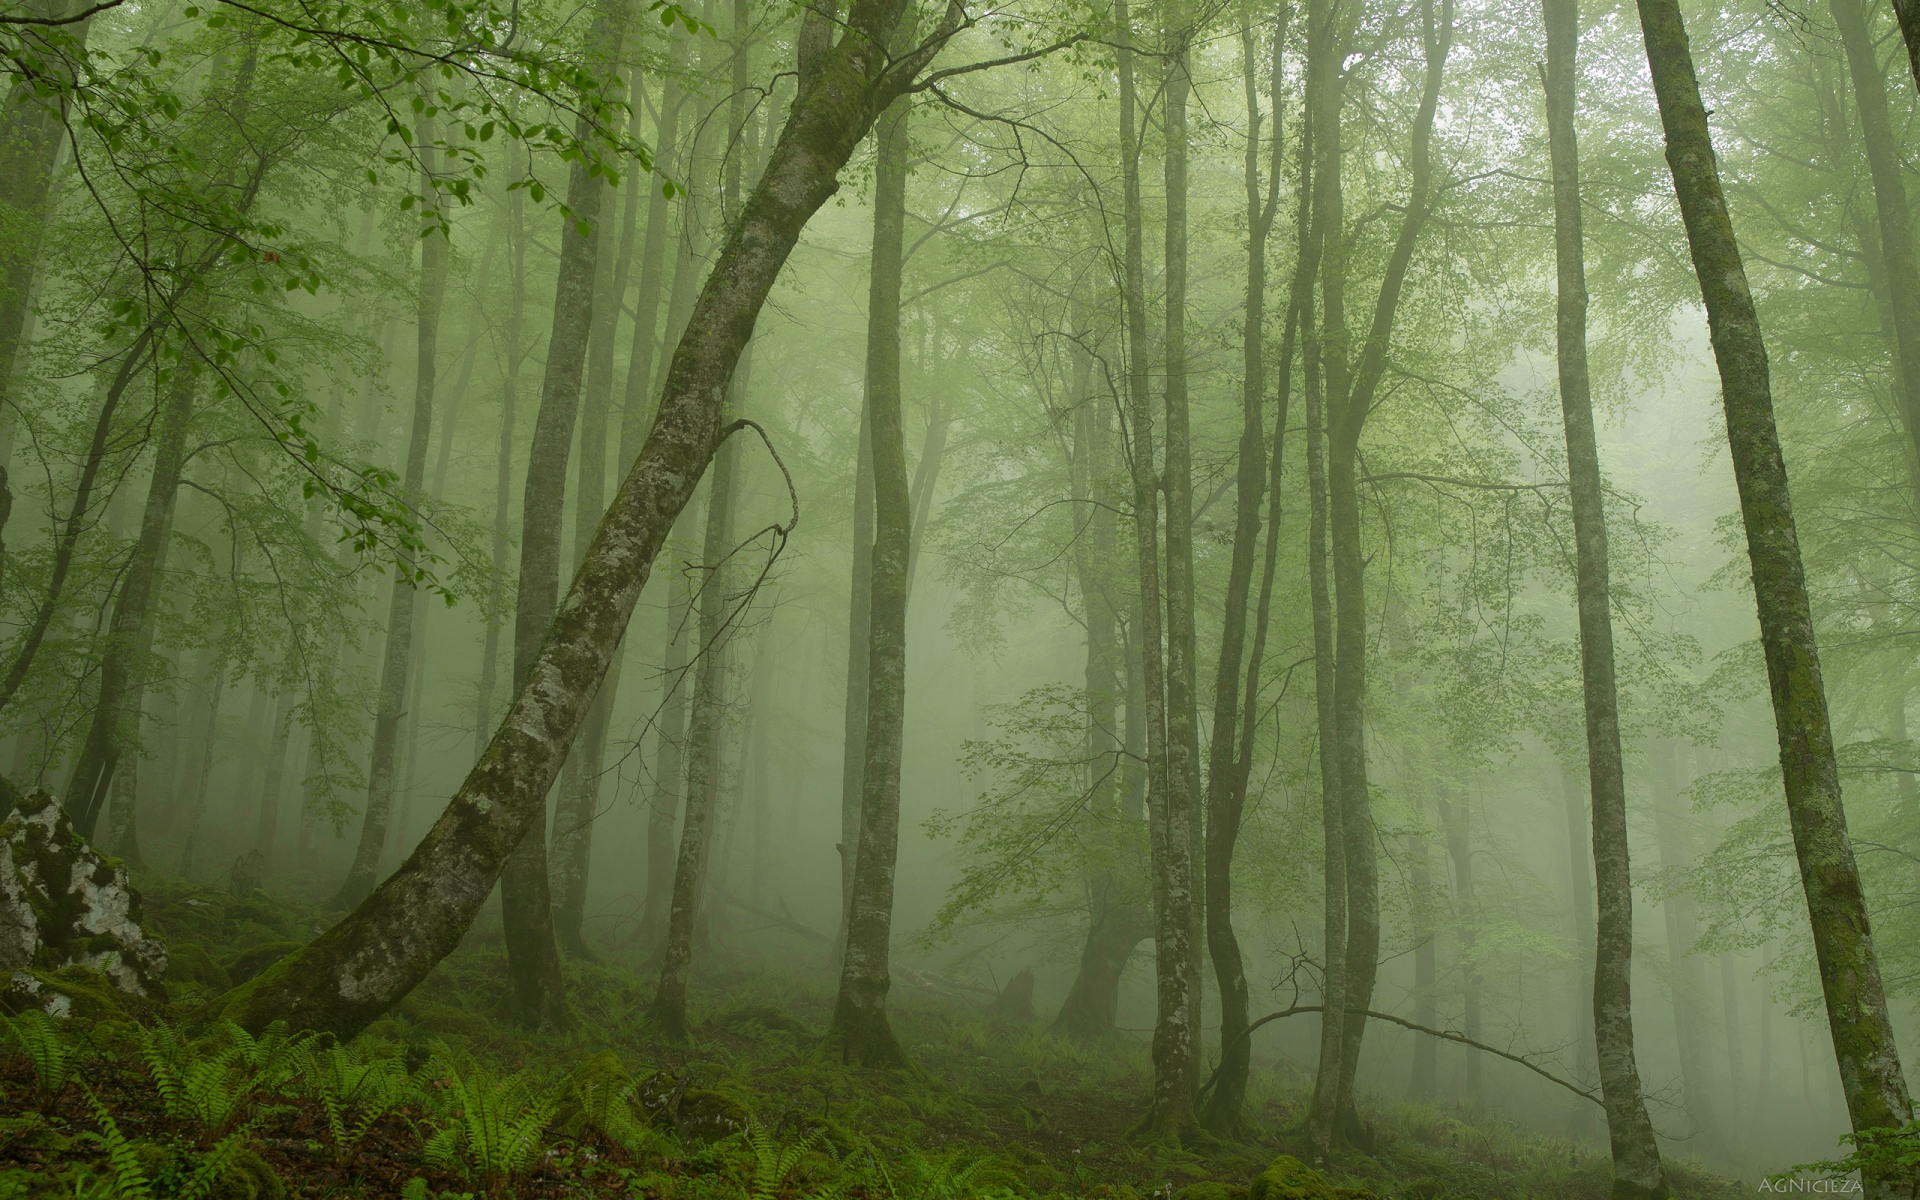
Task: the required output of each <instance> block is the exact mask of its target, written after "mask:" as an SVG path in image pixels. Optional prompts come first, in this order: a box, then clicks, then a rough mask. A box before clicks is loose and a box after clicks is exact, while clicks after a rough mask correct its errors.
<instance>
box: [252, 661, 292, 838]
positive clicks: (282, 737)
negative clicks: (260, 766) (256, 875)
mask: <svg viewBox="0 0 1920 1200" xmlns="http://www.w3.org/2000/svg"><path fill="white" fill-rule="evenodd" d="M293 712H294V701H293V693H292V692H291V691H285V692H282V693H280V699H279V703H278V705H277V707H276V711H275V712H274V714H273V746H272V747H271V748H270V749H269V750H268V751H267V779H266V783H265V784H264V785H262V787H261V789H260V823H259V825H258V827H257V828H256V829H255V831H254V839H253V849H254V852H255V853H256V854H258V855H259V856H260V859H261V861H262V863H263V864H265V865H266V867H267V868H268V869H269V870H271V869H272V866H273V843H274V841H275V839H276V838H278V837H279V835H280V793H281V792H282V791H284V790H285V788H286V776H287V743H288V742H290V741H291V740H292V739H293Z"/></svg>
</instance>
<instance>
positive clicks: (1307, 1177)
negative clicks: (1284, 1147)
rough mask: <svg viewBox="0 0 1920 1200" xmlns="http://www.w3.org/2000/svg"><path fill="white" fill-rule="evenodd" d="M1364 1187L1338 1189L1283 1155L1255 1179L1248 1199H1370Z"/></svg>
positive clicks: (1293, 1159)
mask: <svg viewBox="0 0 1920 1200" xmlns="http://www.w3.org/2000/svg"><path fill="white" fill-rule="evenodd" d="M1372 1195H1373V1193H1372V1192H1369V1191H1367V1190H1366V1189H1365V1188H1349V1187H1335V1186H1334V1185H1333V1184H1331V1183H1328V1182H1327V1177H1326V1176H1324V1175H1322V1174H1321V1173H1320V1172H1318V1171H1316V1170H1314V1169H1313V1168H1312V1167H1309V1166H1307V1165H1306V1164H1305V1163H1303V1162H1301V1161H1300V1160H1299V1159H1297V1158H1295V1157H1293V1156H1292V1155H1290V1154H1282V1155H1281V1156H1280V1157H1279V1158H1276V1159H1274V1160H1273V1162H1271V1163H1269V1164H1268V1165H1267V1169H1266V1170H1264V1171H1262V1172H1260V1174H1259V1175H1258V1176H1256V1177H1255V1178H1254V1181H1253V1186H1252V1187H1250V1188H1248V1189H1247V1197H1248V1200H1369V1198H1370V1197H1371V1196H1372Z"/></svg>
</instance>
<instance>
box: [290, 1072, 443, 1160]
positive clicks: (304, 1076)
mask: <svg viewBox="0 0 1920 1200" xmlns="http://www.w3.org/2000/svg"><path fill="white" fill-rule="evenodd" d="M300 1082H301V1083H302V1084H303V1085H304V1089H305V1091H306V1094H307V1095H309V1096H311V1097H313V1098H314V1099H315V1100H317V1101H318V1102H319V1104H320V1108H321V1111H322V1112H324V1113H325V1114H326V1119H327V1137H328V1141H329V1142H330V1143H331V1144H332V1147H333V1153H334V1157H335V1158H337V1159H339V1160H341V1161H343V1162H344V1161H346V1160H347V1159H349V1158H351V1157H352V1156H353V1154H354V1152H355V1151H356V1150H357V1149H358V1148H359V1146H360V1143H361V1142H362V1141H363V1140H365V1138H366V1136H367V1134H368V1133H370V1132H372V1130H373V1127H374V1126H375V1125H376V1124H378V1123H379V1121H380V1119H381V1118H382V1117H384V1116H386V1115H387V1114H388V1113H390V1112H392V1111H394V1110H395V1109H396V1108H399V1107H400V1106H401V1105H403V1104H407V1103H409V1102H411V1101H414V1100H416V1099H418V1098H419V1089H418V1088H417V1087H415V1086H414V1082H413V1080H412V1078H411V1077H410V1076H409V1075H408V1074H407V1070H406V1066H405V1064H403V1063H400V1062H397V1061H395V1060H394V1059H391V1058H367V1057H366V1056H365V1055H364V1054H363V1053H361V1052H359V1051H356V1050H354V1049H353V1048H351V1047H347V1046H333V1045H330V1046H326V1047H325V1048H319V1049H316V1048H311V1047H309V1048H308V1050H307V1053H306V1056H305V1061H304V1063H303V1064H302V1070H301V1080H300Z"/></svg>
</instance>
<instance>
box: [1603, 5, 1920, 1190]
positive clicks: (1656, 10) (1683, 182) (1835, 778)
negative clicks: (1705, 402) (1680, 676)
mask: <svg viewBox="0 0 1920 1200" xmlns="http://www.w3.org/2000/svg"><path fill="white" fill-rule="evenodd" d="M1639 9H1640V25H1641V30H1642V32H1643V33H1644V35H1645V38H1646V46H1647V65H1648V68H1649V69H1650V71H1651V72H1652V76H1653V87H1654V94H1655V95H1656V96H1657V97H1658V98H1659V102H1660V121H1661V125H1662V126H1663V128H1664V130H1665V134H1666V143H1667V166H1668V167H1669V169H1670V170H1671V171H1672V174H1673V184H1674V192H1675V194H1676V195H1677V196H1678V197H1679V201H1680V216H1681V219H1682V220H1683V221H1684V222H1685V224H1686V229H1687V244H1688V248H1689V250H1690V251H1691V252H1692V255H1693V266H1694V273H1695V275H1696V276H1697V277H1698V279H1699V282H1700V295H1701V299H1702V301H1703V302H1704V304H1705V306H1706V310H1707V325H1708V330H1709V332H1710V335H1711V340H1712V343H1713V354H1714V359H1715V361H1716V362H1717V364H1718V365H1719V369H1720V387H1721V399H1722V403H1723V405H1724V407H1725V410H1726V419H1727V442H1728V445H1729V447H1730V448H1731V450H1732V453H1733V470H1734V481H1735V483H1736V484H1737V485H1738V487H1739V491H1740V515H1741V518H1742V520H1743V522H1744V524H1745V526H1746V532H1747V556H1748V558H1749V559H1750V560H1751V562H1752V566H1753V591H1754V600H1755V606H1756V608H1757V610H1758V613H1759V618H1760V643H1761V648H1762V650H1763V651H1764V652H1765V656H1766V660H1767V680H1768V683H1769V685H1770V687H1771V690H1772V696H1773V712H1774V724H1775V728H1776V730H1777V732H1778V735H1779V742H1780V769H1781V775H1782V778H1783V780H1784V783H1785V790H1786V797H1787V815H1788V818H1789V821H1790V822H1791V824H1792V827H1793V844H1794V851H1795V853H1796V855H1797V856H1798V858H1799V862H1800V881H1801V885H1802V886H1803V887H1804V889H1805V891H1806V896H1807V914H1808V917H1809V919H1810V922H1811V924H1812V932H1813V948H1814V956H1815V957H1816V958H1817V959H1818V961H1819V965H1820V982H1821V989H1822V991H1823V992H1824V994H1825V998H1826V1005H1827V1024H1828V1026H1829V1028H1830V1029H1831V1031H1832V1034H1833V1048H1834V1055H1835V1057H1836V1058H1837V1059H1838V1060H1839V1064H1840V1079H1841V1087H1842V1090H1843V1092H1844V1093H1845V1095H1846V1101H1847V1112H1848V1115H1849V1116H1850V1117H1851V1118H1852V1122H1853V1129H1854V1132H1855V1133H1856V1134H1858V1135H1861V1136H1863V1137H1864V1138H1866V1139H1868V1140H1869V1141H1871V1140H1874V1139H1877V1138H1879V1137H1882V1136H1884V1135H1885V1131H1889V1130H1897V1129H1900V1128H1902V1127H1904V1126H1905V1125H1906V1124H1907V1123H1908V1122H1909V1121H1911V1120H1912V1119H1913V1111H1912V1104H1911V1102H1910V1100H1909V1098H1908V1094H1907V1085H1906V1080H1905V1078H1904V1077H1903V1076H1902V1075H1901V1072H1900V1053H1899V1050H1898V1048H1897V1047H1896V1046H1895V1044H1894V1037H1893V1026H1892V1023H1891V1021H1890V1020H1889V1018H1888V1014H1887V998H1886V991H1885V989H1884V987H1883V986H1882V985H1881V981H1880V963H1879V958H1878V956H1877V955H1876V954H1875V952H1874V945H1873V934H1872V931H1871V929H1870V926H1869V924H1868V920H1867V905H1866V896H1865V894H1864V893H1863V891H1862V888H1861V883H1860V869H1859V865H1858V864H1857V863H1856V862H1855V860H1854V856H1853V844H1852V842H1851V841H1850V840H1849V838H1848V836H1847V821H1846V812H1845V810H1844V808H1843V806H1842V804H1841V799H1840V775H1839V770H1838V767H1837V766H1836V764H1835V761H1834V752H1833V725H1832V721H1831V720H1830V718H1829V716H1828V711H1827V697H1826V689H1825V687H1824V685H1823V684H1822V682H1821V677H1820V655H1819V649H1818V645H1817V643H1816V640H1815V637H1814V631H1813V613H1812V609H1811V607H1810V605H1809V603H1808V600H1807V583H1806V572H1805V570H1804V568H1803V567H1802V564H1801V561H1800V543H1799V536H1798V533H1797V532H1796V530H1795V527H1794V519H1793V501H1792V496H1791V493H1790V491H1789V489H1788V486H1787V469H1786V463H1785V461H1784V459H1783V458H1782V456H1781V453H1780V435H1779V431H1778V429H1777V428H1776V427H1775V425H1774V418H1773V391H1772V386H1771V383H1770V381H1769V379H1768V368H1767V351H1766V345H1765V342H1764V341H1763V339H1762V337H1761V333H1760V317H1759V314H1758V312H1757V311H1756V310H1755V308H1754V302H1753V293H1752V291H1751V290H1750V289H1749V287H1748V286H1747V274H1746V267H1745V265H1744V264H1743V263H1742V262H1741V259H1740V247H1739V243H1738V242H1737V241H1736V240H1735V238H1734V233H1733V221H1732V218H1731V217H1730V216H1729V214H1728V211H1727V202H1726V196H1725V194H1724V193H1723V192H1722V191H1721V186H1720V171H1719V167H1718V165H1717V164H1716V163H1715V161H1714V155H1713V137H1712V134H1711V132H1710V131H1709V130H1708V127H1707V112H1706V107H1705V105H1704V104H1703V103H1702V102H1701V99H1700V83H1699V80H1698V79H1697V78H1696V77H1695V75H1694V70H1693V55H1692V51H1691V50H1690V48H1689V47H1688V44H1687V33H1686V27H1685V25H1684V23H1683V22H1682V20H1681V17H1680V7H1679V3H1678V0H1639ZM1865 1182H1866V1185H1867V1189H1868V1194H1869V1195H1876V1194H1877V1195H1880V1196H1908V1195H1912V1194H1913V1192H1914V1184H1913V1182H1912V1179H1911V1177H1910V1176H1908V1177H1906V1178H1899V1177H1897V1176H1895V1175H1893V1174H1891V1173H1889V1172H1888V1171H1886V1170H1885V1169H1881V1168H1870V1169H1869V1170H1868V1171H1867V1172H1866V1180H1865Z"/></svg>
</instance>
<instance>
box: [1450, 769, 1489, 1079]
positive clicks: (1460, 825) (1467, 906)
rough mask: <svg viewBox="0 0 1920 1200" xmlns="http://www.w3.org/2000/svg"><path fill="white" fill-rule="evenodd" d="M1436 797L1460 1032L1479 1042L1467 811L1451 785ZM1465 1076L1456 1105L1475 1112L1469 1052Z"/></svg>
mask: <svg viewBox="0 0 1920 1200" xmlns="http://www.w3.org/2000/svg"><path fill="white" fill-rule="evenodd" d="M1445 789H1446V790H1443V791H1442V792H1441V795H1440V828H1441V830H1442V832H1443V833H1444V834H1445V835H1446V839H1447V859H1448V861H1449V862H1451V863H1452V864H1453V928H1454V940H1455V941H1456V942H1457V943H1458V945H1459V953H1460V1000H1461V1008H1462V1009H1463V1010H1464V1011H1463V1013H1462V1017H1463V1023H1464V1024H1465V1026H1466V1029H1465V1030H1464V1031H1463V1032H1465V1033H1466V1035H1467V1036H1468V1037H1469V1038H1471V1039H1473V1040H1474V1041H1476V1042H1477V1041H1479V1040H1480V982H1481V981H1480V962H1479V941H1480V934H1479V928H1480V905H1479V902H1478V901H1477V900H1476V899H1475V898H1474V894H1473V842H1472V838H1471V835H1470V833H1469V831H1468V828H1467V822H1468V816H1469V814H1468V812H1467V803H1466V797H1465V796H1464V795H1459V796H1449V795H1448V794H1447V790H1451V791H1457V792H1462V793H1464V791H1465V789H1464V788H1460V787H1458V785H1455V784H1451V783H1449V784H1447V785H1445ZM1465 1066H1466V1077H1465V1079H1464V1080H1462V1087H1461V1089H1460V1095H1459V1096H1458V1097H1456V1102H1457V1103H1464V1104H1465V1105H1466V1106H1467V1107H1469V1108H1473V1109H1478V1108H1479V1107H1480V1106H1481V1102H1482V1099H1483V1097H1482V1094H1481V1089H1480V1066H1481V1062H1480V1056H1479V1055H1478V1054H1476V1053H1471V1052H1469V1053H1468V1054H1467V1055H1466V1058H1465Z"/></svg>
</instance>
